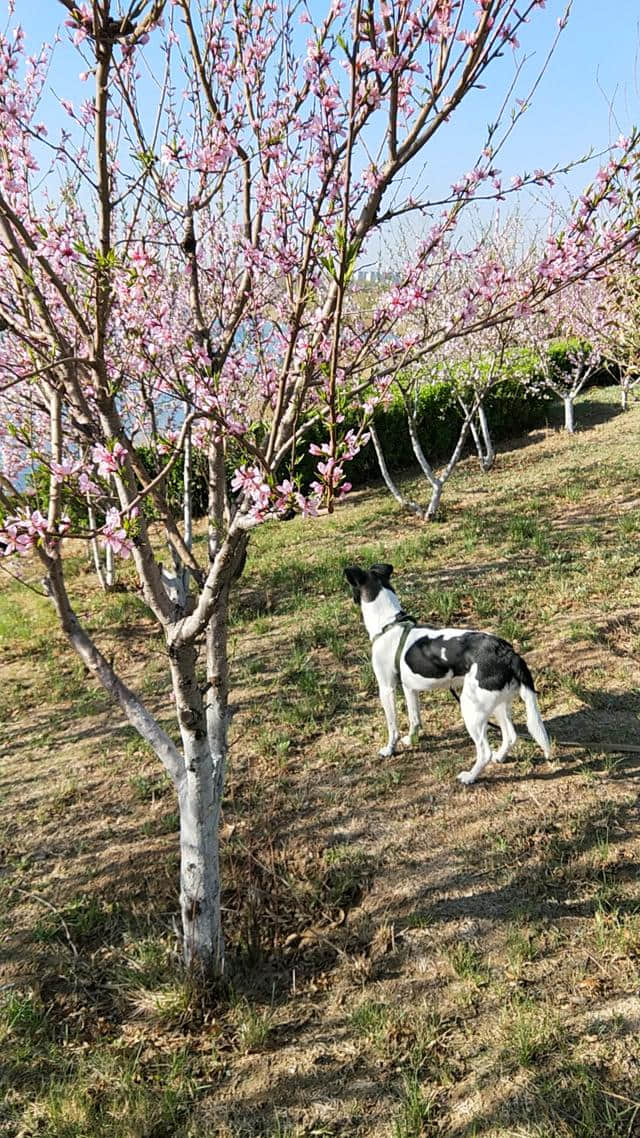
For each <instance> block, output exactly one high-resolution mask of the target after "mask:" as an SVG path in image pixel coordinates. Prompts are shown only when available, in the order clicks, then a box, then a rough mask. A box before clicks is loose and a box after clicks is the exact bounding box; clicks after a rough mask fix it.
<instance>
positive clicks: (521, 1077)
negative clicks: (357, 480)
mask: <svg viewBox="0 0 640 1138" xmlns="http://www.w3.org/2000/svg"><path fill="white" fill-rule="evenodd" d="M577 421H578V426H579V433H578V434H577V435H576V436H575V438H569V437H567V436H565V435H564V434H562V433H560V432H558V431H557V429H556V425H557V424H556V421H555V419H554V420H553V421H552V422H551V424H550V425H549V426H548V427H547V428H546V429H541V430H537V431H534V432H532V433H530V434H529V435H527V436H525V437H523V438H521V439H519V440H517V441H515V442H514V443H513V444H512V445H511V447H510V448H509V449H504V448H503V449H502V450H501V453H500V454H499V456H498V459H497V463H496V467H495V469H494V470H493V471H492V472H491V473H490V474H488V475H482V474H481V473H480V471H479V469H478V466H477V463H476V462H475V461H474V460H473V459H472V458H468V459H466V460H465V461H464V462H463V463H462V464H461V466H460V468H459V470H458V471H457V472H456V475H455V476H454V478H453V479H452V481H451V483H450V484H449V485H448V487H447V490H446V492H445V497H444V500H443V502H444V509H443V519H442V521H440V522H438V523H436V524H431V525H425V524H423V523H420V522H418V521H416V520H415V519H413V518H410V517H407V516H404V515H402V514H400V513H399V512H398V510H397V507H396V506H395V503H394V502H393V501H392V500H391V498H390V497H389V496H388V495H386V494H385V492H384V491H383V489H382V488H381V487H380V486H377V487H373V488H371V489H368V490H364V491H358V492H357V493H354V494H353V495H352V496H350V497H349V498H348V499H346V500H345V501H344V502H343V503H342V504H340V506H339V508H338V509H337V510H336V512H335V514H333V515H332V516H331V517H324V518H321V519H318V520H317V521H314V522H303V521H301V520H298V519H296V520H293V521H291V522H287V523H283V524H281V525H278V526H275V525H271V526H270V525H267V526H265V527H263V528H262V529H261V530H260V531H258V532H257V533H256V535H255V539H254V540H253V542H252V545H251V548H250V555H249V560H248V565H247V570H246V573H245V576H244V578H243V579H242V581H241V582H240V586H239V588H238V593H237V597H236V600H235V604H234V610H233V625H232V638H231V644H232V677H233V693H232V703H233V712H234V714H233V721H232V727H231V758H230V769H229V776H228V789H227V796H226V801H225V808H224V826H223V866H224V870H223V872H224V879H223V880H224V883H225V896H224V901H223V903H224V910H225V921H226V932H227V939H228V956H229V962H230V968H229V975H228V978H227V983H226V985H225V986H224V988H223V989H221V991H220V993H219V994H218V996H217V998H216V999H213V1000H212V1003H211V1005H208V1006H202V1005H199V1004H197V1003H194V1001H193V1000H192V999H191V994H190V991H189V987H188V984H187V983H186V982H185V981H184V980H183V978H182V977H181V975H180V968H179V963H178V960H177V956H176V952H177V939H176V929H175V917H176V913H177V840H176V826H177V813H176V807H175V804H174V802H173V800H172V791H171V786H170V784H169V783H168V780H167V779H166V778H165V776H164V774H163V772H162V769H161V767H160V766H159V764H158V762H157V761H156V760H154V758H153V757H152V755H151V754H150V753H149V752H148V750H147V748H146V747H145V746H144V745H143V744H141V743H140V742H139V741H138V739H137V737H136V736H135V735H134V733H133V732H132V730H131V729H130V728H129V727H128V725H127V724H126V723H125V722H124V720H123V719H122V717H121V714H120V712H119V710H118V709H117V708H114V707H113V706H112V705H111V704H110V703H109V701H108V699H107V697H106V696H105V695H104V694H103V693H102V691H101V690H99V689H98V688H97V687H96V686H95V684H94V683H93V681H92V680H91V679H90V678H88V677H87V676H86V674H85V673H84V670H83V668H82V666H81V665H80V663H79V662H78V661H77V660H76V658H75V657H74V656H73V654H72V653H71V650H70V649H69V648H68V647H67V646H66V644H65V642H64V640H63V638H62V636H61V634H60V633H59V632H58V631H57V629H56V627H55V622H54V616H53V612H52V611H51V607H50V604H49V602H48V601H47V600H46V598H44V597H41V596H38V595H37V594H36V593H34V592H33V591H30V590H26V589H25V588H24V586H21V585H18V584H17V583H15V582H13V581H12V580H11V579H10V578H9V577H8V576H7V575H6V574H4V573H3V574H2V576H1V579H0V644H1V648H0V652H1V656H0V663H1V670H2V684H1V686H0V756H1V757H0V834H2V835H3V837H2V838H1V839H0V846H1V851H0V857H1V860H0V949H1V952H0V960H1V961H2V963H1V966H0V1004H1V1006H2V1010H1V1014H0V1045H1V1047H2V1056H3V1060H4V1063H3V1072H2V1074H0V1092H2V1093H0V1134H6V1135H17V1134H19V1135H21V1136H22V1138H28V1136H31V1135H33V1136H35V1135H38V1136H40V1135H44V1136H46V1138H101V1136H104V1138H107V1135H108V1136H109V1138H165V1136H166V1138H187V1136H193V1138H195V1136H196V1135H197V1136H198V1138H213V1136H217V1138H259V1136H260V1138H307V1136H308V1138H311V1136H330V1135H333V1136H338V1135H340V1136H352V1135H353V1136H354V1138H356V1136H362V1138H391V1136H392V1138H417V1136H419V1135H426V1136H429V1135H447V1136H450V1138H480V1136H483V1138H485V1136H486V1138H512V1136H513V1138H515V1136H523V1138H524V1136H527V1138H552V1136H554V1138H556V1136H559V1138H574V1136H580V1138H630V1136H633V1135H636V1134H640V1093H639V1092H638V1087H639V1086H640V888H639V885H640V864H639V861H640V810H639V799H638V785H639V784H638V772H639V769H640V547H639V544H638V543H639V538H640V448H639V446H638V442H639V432H640V404H639V403H635V404H634V405H633V407H632V409H631V410H630V411H629V412H628V413H627V414H622V413H621V412H620V411H619V409H618V405H617V392H616V390H615V389H598V390H592V391H591V392H589V393H588V394H587V395H586V396H584V397H582V398H581V399H580V401H579V403H578V408H577ZM407 485H408V486H409V487H410V490H411V494H412V495H415V496H417V495H419V494H420V493H421V488H420V485H419V483H417V482H415V483H413V482H411V480H409V481H408V483H407ZM200 540H203V539H202V538H201V539H200ZM376 560H378V561H380V560H385V561H391V562H392V563H393V564H394V566H395V578H394V580H395V583H396V587H397V590H398V594H399V596H400V599H401V601H402V602H403V604H404V605H405V607H406V608H407V609H408V610H409V611H410V612H412V613H413V614H415V615H416V616H419V617H420V619H421V620H423V621H425V622H426V621H430V622H433V623H434V624H435V623H443V624H444V623H447V624H460V625H468V626H474V627H481V628H488V629H491V630H492V631H494V632H497V633H499V634H501V635H503V636H505V637H507V638H508V639H509V640H511V641H513V642H515V643H516V645H517V646H518V648H519V649H520V650H521V651H522V652H523V653H524V654H525V655H526V658H527V660H528V662H529V664H530V666H531V668H532V671H533V673H534V677H535V680H536V685H537V688H538V691H539V698H540V703H541V707H542V711H543V715H544V717H545V720H546V722H547V726H548V728H549V731H550V734H551V736H552V738H553V740H554V747H553V754H552V759H551V761H550V762H546V761H544V760H543V759H542V756H541V755H540V753H539V752H538V751H537V750H536V748H535V746H534V744H533V743H532V742H531V740H529V739H528V737H526V738H525V737H523V738H522V739H520V740H519V742H518V745H517V747H516V750H515V753H514V755H513V756H512V757H511V759H510V760H509V761H508V762H507V764H505V766H503V767H500V768H496V767H493V768H492V767H489V768H488V769H487V771H486V772H485V774H484V775H483V777H482V779H481V780H480V781H479V782H478V783H477V784H476V785H475V786H473V787H471V788H465V787H463V786H461V785H460V784H459V783H458V782H457V781H456V778H455V775H456V773H457V771H459V770H461V769H463V768H464V767H465V766H468V765H469V760H470V757H471V754H472V745H471V743H470V740H469V739H468V737H467V735H466V732H465V731H464V728H463V726H462V723H461V720H460V715H459V710H458V707H457V704H456V703H455V702H454V700H453V699H452V698H451V697H450V695H448V693H437V694H436V695H433V696H429V697H424V698H423V719H424V723H425V727H426V737H425V738H424V739H423V740H422V741H421V743H420V745H419V746H418V747H416V748H415V749H412V750H407V751H403V752H402V753H400V754H399V755H397V756H395V757H393V758H392V759H386V760H382V759H380V758H378V756H377V750H378V747H379V746H380V745H381V744H382V742H383V741H384V721H383V715H382V710H381V708H380V706H379V702H378V698H377V693H376V689H375V683H374V680H373V675H372V672H371V669H370V665H369V647H368V642H367V637H366V634H365V632H364V628H363V627H362V624H361V620H360V615H359V613H358V611H357V609H356V608H355V606H354V605H353V603H352V601H351V599H350V595H349V591H348V589H347V587H346V585H345V582H344V580H343V577H342V568H343V567H344V565H346V564H350V563H353V562H356V563H365V564H367V563H370V562H372V561H376ZM73 564H74V571H75V577H74V580H73V586H72V590H71V591H72V594H73V597H74V601H75V603H76V605H77V607H78V609H79V611H80V612H81V613H82V614H83V617H84V618H85V619H86V620H87V622H88V623H89V625H90V627H91V628H92V629H93V630H94V631H95V633H96V636H97V637H98V639H99V642H100V644H101V646H102V647H104V648H106V650H107V652H108V654H109V655H110V656H113V658H114V659H115V661H116V664H117V666H118V667H119V669H120V670H121V672H122V673H123V674H124V676H125V678H126V679H127V680H128V682H129V683H130V684H131V685H137V686H138V688H139V689H140V690H141V691H142V692H143V693H144V695H145V697H146V699H147V700H148V701H149V703H150V704H151V706H152V707H153V709H154V710H155V711H156V712H158V713H159V714H160V716H161V717H162V710H163V708H164V707H167V708H168V706H169V704H168V690H169V685H168V682H167V677H166V676H165V674H164V671H163V668H162V656H161V654H160V652H159V651H158V644H159V640H158V633H157V631H156V630H155V628H154V626H153V624H152V622H151V621H150V620H149V619H148V617H147V615H146V612H145V609H144V606H143V605H142V602H141V600H140V598H139V597H138V595H137V594H136V593H135V592H134V591H118V592H115V593H113V594H112V595H110V596H108V597H105V596H98V595H97V594H95V593H94V592H93V587H92V586H93V581H92V577H91V574H90V571H89V568H88V565H87V563H86V559H85V557H84V555H83V554H82V552H81V551H79V552H78V554H77V557H75V558H74V562H73ZM29 574H31V575H29ZM27 575H28V576H29V581H30V583H31V584H32V585H33V586H34V587H35V588H37V587H38V571H37V568H36V567H35V566H33V568H32V569H31V568H30V569H29V573H28V574H27ZM121 580H122V583H123V584H125V585H126V584H127V581H128V576H127V568H126V567H125V569H124V570H123V572H122V578H121ZM134 631H135V632H136V636H135V637H134V636H133V635H132V634H133V632H134ZM139 633H142V635H138V634H139ZM515 711H516V715H517V721H518V723H519V726H520V729H522V726H521V725H522V723H523V708H522V705H520V706H519V707H516V708H515ZM400 718H401V722H404V711H403V709H401V716H400ZM168 722H170V720H168Z"/></svg>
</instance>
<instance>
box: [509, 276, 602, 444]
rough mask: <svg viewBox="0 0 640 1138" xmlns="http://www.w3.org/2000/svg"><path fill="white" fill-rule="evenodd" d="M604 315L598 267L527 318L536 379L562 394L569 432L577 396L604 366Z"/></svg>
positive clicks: (550, 390) (535, 382) (526, 336)
mask: <svg viewBox="0 0 640 1138" xmlns="http://www.w3.org/2000/svg"><path fill="white" fill-rule="evenodd" d="M604 317H605V308H604V295H603V281H602V277H601V273H600V271H598V272H596V273H594V274H593V275H592V276H588V277H586V278H583V279H581V280H578V281H576V282H574V283H573V284H572V285H571V286H570V287H568V288H567V289H565V290H563V291H561V292H560V293H557V294H555V295H554V296H552V297H550V298H549V300H548V301H547V303H546V304H545V306H544V308H543V309H541V311H540V312H538V313H536V314H535V316H531V317H530V318H529V320H528V321H527V322H526V326H525V330H524V337H525V338H526V339H528V341H529V345H530V348H531V351H532V352H533V353H534V355H535V357H536V359H537V367H536V371H535V375H534V376H533V377H532V382H533V383H534V384H535V385H536V386H537V387H540V386H541V387H543V388H546V389H547V390H548V391H549V392H552V393H553V394H554V395H556V396H557V398H558V399H560V400H562V405H563V410H564V429H565V431H567V432H568V433H569V434H571V435H573V434H575V429H576V422H575V402H576V399H577V397H578V395H579V394H580V392H581V391H583V390H584V388H585V386H586V385H587V384H588V383H589V382H590V381H591V380H592V379H593V378H594V376H595V375H597V374H598V373H599V372H601V371H602V369H603V367H604V366H605V358H606V357H605V356H604V353H603V350H602V347H603V336H602V331H601V330H600V329H599V326H600V324H601V323H602V322H603V321H604Z"/></svg>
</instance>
